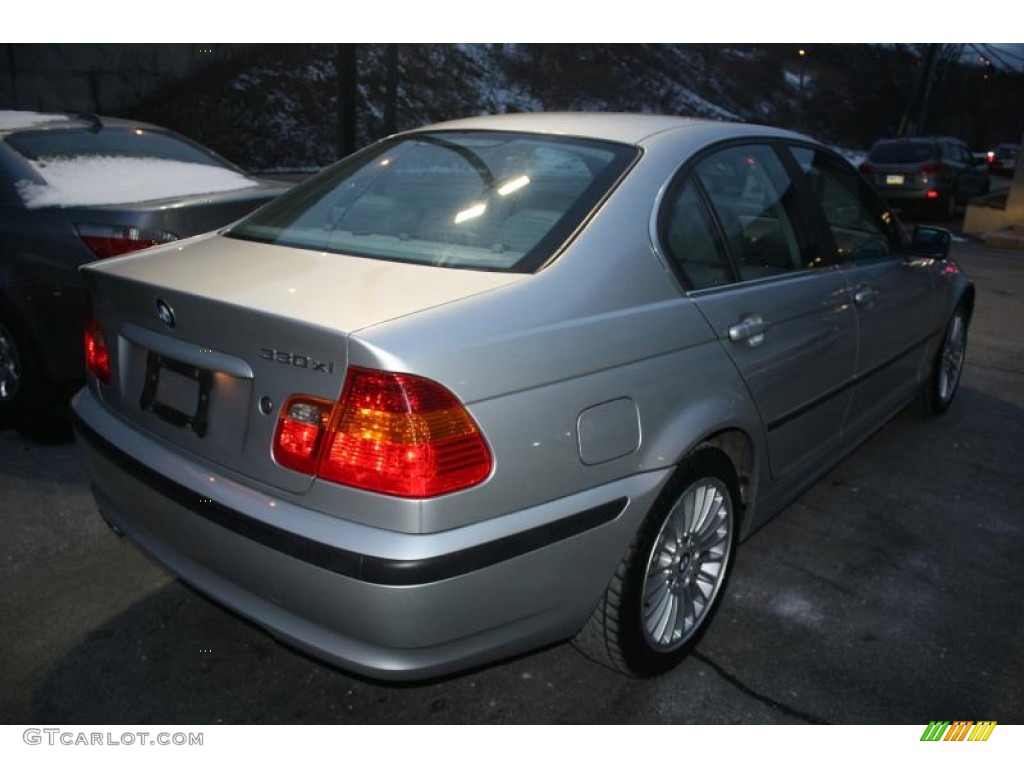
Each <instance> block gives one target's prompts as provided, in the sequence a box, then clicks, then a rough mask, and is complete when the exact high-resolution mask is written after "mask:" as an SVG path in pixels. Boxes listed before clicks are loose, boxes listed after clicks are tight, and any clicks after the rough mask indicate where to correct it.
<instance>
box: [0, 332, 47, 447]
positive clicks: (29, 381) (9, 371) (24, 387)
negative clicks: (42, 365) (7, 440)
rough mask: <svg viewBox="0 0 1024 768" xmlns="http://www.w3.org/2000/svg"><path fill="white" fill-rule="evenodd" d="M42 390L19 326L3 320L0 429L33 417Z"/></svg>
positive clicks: (36, 370) (32, 353)
mask: <svg viewBox="0 0 1024 768" xmlns="http://www.w3.org/2000/svg"><path fill="white" fill-rule="evenodd" d="M40 388H41V377H40V375H39V365H38V363H37V360H36V355H35V351H34V350H33V349H32V348H31V346H30V345H29V344H28V343H27V342H26V340H25V337H24V334H22V333H21V331H20V327H19V326H18V325H16V324H15V323H12V322H10V321H8V320H6V319H4V318H2V317H0V427H7V426H12V425H14V424H17V423H20V422H21V420H23V419H25V418H27V417H28V416H30V415H32V414H34V413H35V410H36V406H37V404H38V402H39V397H40V394H41V393H40Z"/></svg>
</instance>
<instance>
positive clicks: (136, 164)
mask: <svg viewBox="0 0 1024 768" xmlns="http://www.w3.org/2000/svg"><path fill="white" fill-rule="evenodd" d="M290 186H291V185H287V184H281V183H279V182H268V181H264V180H260V179H256V178H253V177H251V176H248V175H246V174H245V173H244V172H243V171H242V170H241V169H240V168H238V167H236V166H234V165H232V164H231V163H229V162H227V161H226V160H224V159H223V158H221V157H219V156H218V155H216V154H214V153H213V152H212V151H210V150H208V149H206V148H205V147H202V146H200V145H198V144H195V143H194V142H192V141H189V140H188V139H186V138H184V137H183V136H180V135H178V134H176V133H173V132H171V131H168V130H165V129H162V128H158V127H157V126H154V125H149V124H146V123H140V122H132V121H127V120H118V119H113V118H106V117H104V118H101V117H98V116H96V115H77V116H75V115H70V114H63V113H57V114H39V113H34V112H17V111H4V110H0V424H3V423H4V422H8V421H11V420H13V419H15V418H17V417H21V416H24V415H25V414H26V413H27V412H29V411H31V410H34V409H35V408H36V407H37V406H43V405H48V401H49V400H51V399H52V398H51V397H50V396H51V395H56V394H59V392H60V391H61V390H62V389H64V387H63V383H64V382H69V383H71V384H72V385H73V386H74V387H75V388H77V387H78V386H81V381H82V378H83V375H84V374H83V369H82V332H83V321H84V316H85V310H86V297H85V286H84V284H83V282H82V279H81V276H80V275H79V273H78V267H79V266H81V265H82V264H86V263H89V262H91V261H95V260H96V259H105V258H110V257H112V256H118V255H121V254H124V253H130V252H132V251H136V250H139V249H142V248H147V247H150V246H153V245H156V244H159V243H166V242H170V241H174V240H178V239H181V238H185V237H189V236H191V235H196V234H199V233H201V232H208V231H210V230H212V229H216V228H217V227H223V226H225V225H227V224H231V223H233V222H234V221H236V220H238V219H240V218H241V217H242V216H244V215H245V214H247V213H250V212H251V211H252V210H253V209H254V208H256V207H257V206H259V205H261V204H262V203H265V202H266V201H268V200H270V199H272V198H274V197H276V196H277V195H279V194H281V192H283V191H284V190H285V189H288V188H289V187H290ZM70 391H71V390H70V389H68V390H65V396H66V394H69V393H70Z"/></svg>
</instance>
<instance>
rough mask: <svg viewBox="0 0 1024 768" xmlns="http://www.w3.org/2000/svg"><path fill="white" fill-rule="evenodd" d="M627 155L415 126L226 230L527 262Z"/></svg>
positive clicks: (518, 264) (443, 256) (392, 252)
mask: <svg viewBox="0 0 1024 768" xmlns="http://www.w3.org/2000/svg"><path fill="white" fill-rule="evenodd" d="M636 153H637V150H636V149H635V148H633V147H629V146H624V145H620V144H613V143H607V142H597V141H588V140H583V139H567V138H562V137H549V136H540V135H534V134H521V133H503V132H483V131H473V132H436V133H422V134H416V135H414V136H408V137H402V138H399V139H396V140H393V141H390V142H385V143H383V144H380V145H376V146H374V147H371V148H369V149H367V150H365V151H363V152H360V153H358V154H357V155H354V156H353V157H352V158H350V159H348V160H345V161H343V162H341V163H339V164H338V165H335V166H333V167H332V168H330V169H328V170H326V171H324V172H323V173H321V174H320V175H319V176H317V177H315V178H314V179H312V180H310V181H309V182H307V183H305V184H303V185H302V186H300V187H298V188H296V189H295V190H293V191H292V192H289V193H287V194H285V195H282V196H281V197H279V198H278V199H276V200H275V201H273V202H272V203H270V204H269V205H266V206H264V207H263V208H261V209H260V210H258V211H257V212H256V213H254V214H253V215H252V216H250V217H249V218H247V219H245V220H244V221H242V222H241V223H240V224H238V225H236V226H235V227H233V228H232V229H231V230H230V231H229V232H228V233H227V235H228V237H236V238H241V239H246V240H255V241H258V242H266V243H274V244H277V245H285V246H291V247H295V248H304V249H310V250H317V251H327V252H332V253H346V254H351V255H355V256H366V257H370V258H375V259H385V260H389V261H403V262H409V263H417V264H430V265H435V266H445V267H459V268H464V269H483V270H496V271H513V272H532V271H534V270H536V269H537V268H538V267H540V266H541V265H542V264H543V263H544V262H545V261H547V260H548V259H549V258H550V257H551V256H552V255H553V254H554V253H555V251H556V250H557V249H558V248H559V246H560V245H561V244H562V243H563V242H564V241H565V240H566V239H567V238H568V237H569V235H570V234H571V233H572V232H573V231H574V230H575V229H576V227H577V226H579V224H580V222H581V221H582V220H583V219H584V218H585V217H586V216H587V214H588V213H590V211H591V210H593V208H594V207H595V206H596V205H597V203H598V202H599V201H600V200H601V199H602V198H603V196H604V195H605V194H606V193H607V192H608V190H609V189H611V187H612V185H613V184H614V183H615V182H616V180H617V179H618V178H619V177H620V176H621V175H622V173H623V172H624V171H625V169H626V168H627V167H628V165H629V164H630V162H631V161H632V160H633V159H634V158H635V157H636Z"/></svg>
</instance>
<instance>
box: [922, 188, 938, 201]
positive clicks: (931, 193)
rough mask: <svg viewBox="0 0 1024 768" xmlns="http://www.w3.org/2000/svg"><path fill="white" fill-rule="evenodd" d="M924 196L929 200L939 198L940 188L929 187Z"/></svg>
mask: <svg viewBox="0 0 1024 768" xmlns="http://www.w3.org/2000/svg"><path fill="white" fill-rule="evenodd" d="M924 196H925V197H927V198H928V199H929V200H938V199H939V190H937V189H929V190H928V191H927V192H925V193H924Z"/></svg>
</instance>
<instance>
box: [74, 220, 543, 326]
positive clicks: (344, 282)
mask: <svg viewBox="0 0 1024 768" xmlns="http://www.w3.org/2000/svg"><path fill="white" fill-rule="evenodd" d="M83 269H84V270H85V271H86V273H87V275H86V276H87V279H88V278H89V277H90V275H89V274H88V273H102V274H103V275H105V276H109V277H111V278H114V279H121V280H127V281H131V282H135V283H142V284H147V285H152V286H157V287H159V288H163V289H166V290H168V291H175V292H180V293H184V294H188V295H191V296H195V297H198V298H202V299H208V300H210V301H213V302H218V303H226V304H232V305H237V306H239V307H244V308H246V309H250V310H255V311H257V312H261V313H266V314H272V315H279V316H281V317H285V318H288V319H290V320H293V321H298V322H303V323H308V324H311V325H315V326H320V327H323V328H328V329H331V330H337V331H343V332H346V333H351V332H354V331H357V330H359V329H361V328H366V327H368V326H371V325H377V324H379V323H382V322H386V321H388V320H392V319H395V318H398V317H403V316H406V315H410V314H413V313H416V312H421V311H423V310H426V309H430V308H431V307H435V306H440V305H442V304H447V303H449V302H453V301H457V300H459V299H463V298H468V297H469V296H474V295H476V294H479V293H483V292H485V291H490V290H494V289H496V288H500V287H503V286H506V285H511V284H513V283H516V282H519V281H521V280H525V279H527V278H528V277H529V276H528V275H524V274H521V273H507V272H482V271H474V270H465V269H447V268H443V267H435V266H426V265H419V264H405V263H398V262H390V261H381V260H378V259H371V258H362V257H356V256H348V255H344V254H337V253H324V252H321V251H307V250H300V249H296V248H286V247H283V246H277V245H269V244H264V243H254V242H250V241H245V240H237V239H233V238H229V237H224V236H223V235H216V234H209V235H202V236H199V237H195V238H192V239H190V240H186V241H180V242H176V243H172V244H168V245H166V246H161V247H158V248H152V249H149V250H147V251H142V252H140V253H138V254H133V255H129V256H122V257H119V258H114V259H107V260H105V261H101V262H96V263H94V264H90V265H88V266H86V267H84V268H83ZM96 276H97V277H99V275H96Z"/></svg>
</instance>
